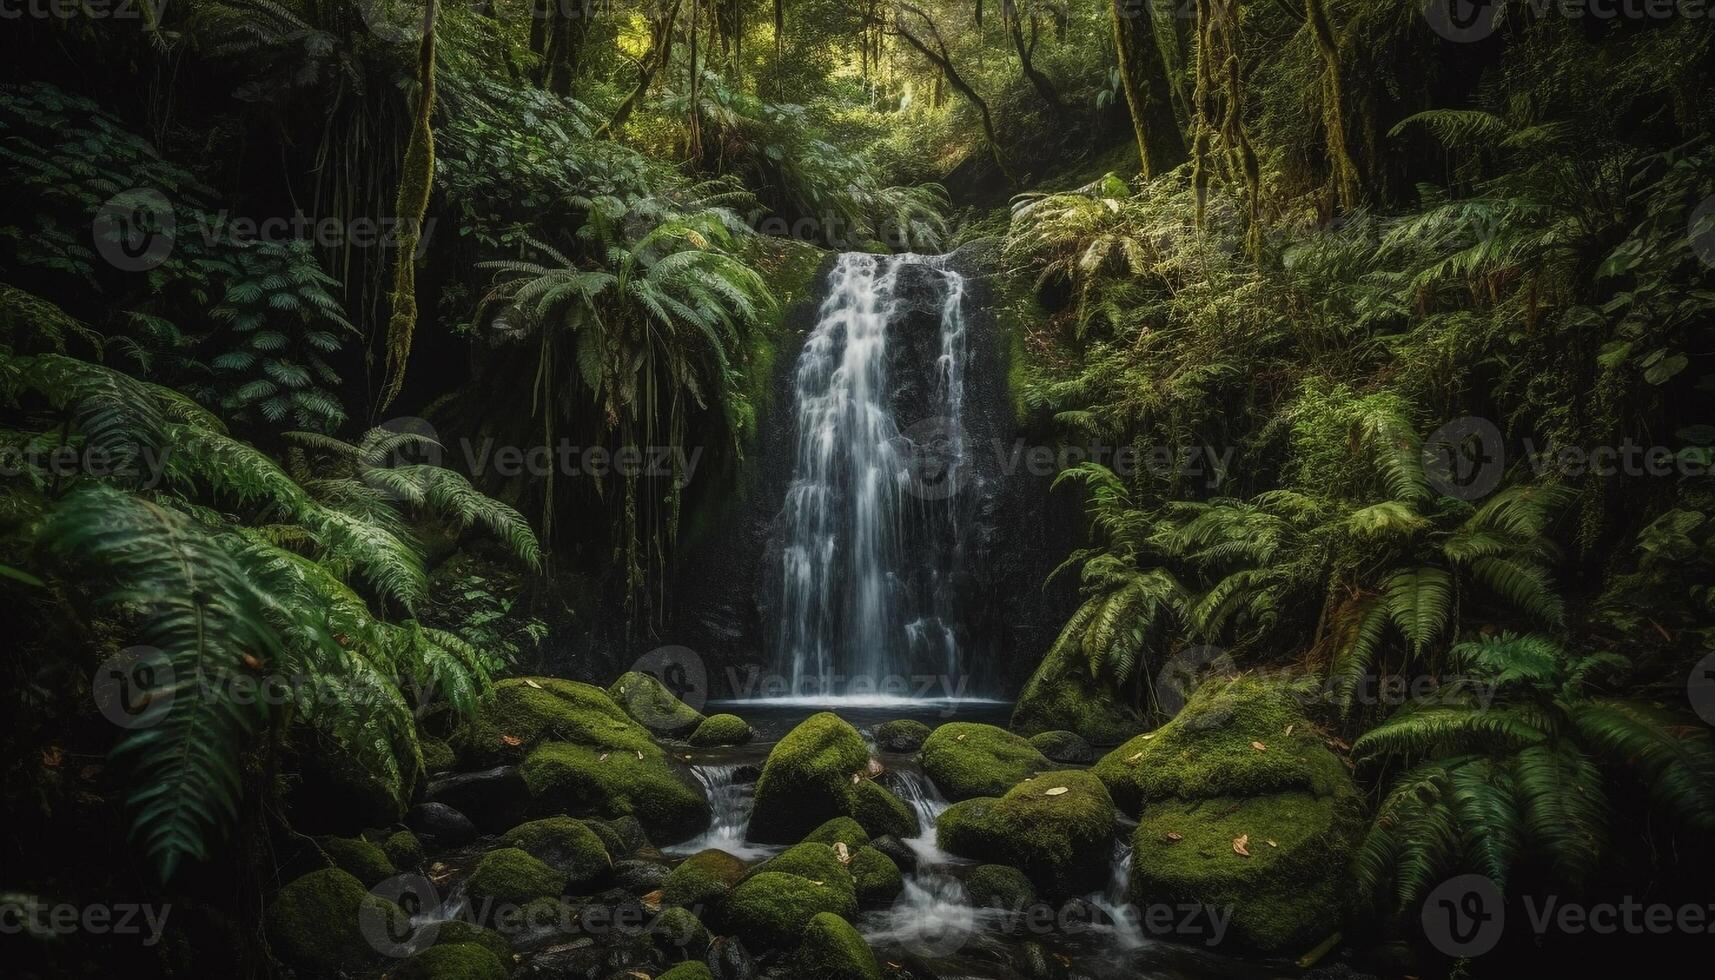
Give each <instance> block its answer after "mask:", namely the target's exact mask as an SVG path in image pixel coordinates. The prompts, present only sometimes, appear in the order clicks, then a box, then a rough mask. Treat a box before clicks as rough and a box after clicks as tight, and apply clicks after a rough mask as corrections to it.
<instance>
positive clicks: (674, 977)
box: [655, 960, 715, 980]
mask: <svg viewBox="0 0 1715 980" xmlns="http://www.w3.org/2000/svg"><path fill="white" fill-rule="evenodd" d="M655 980H715V975H714V974H713V973H710V972H709V968H708V967H706V966H704V965H703V964H701V963H698V962H696V961H694V960H693V961H689V962H685V963H680V964H679V965H678V966H675V967H673V968H672V969H669V970H668V971H667V972H666V973H663V974H661V975H660V976H658V977H656V978H655Z"/></svg>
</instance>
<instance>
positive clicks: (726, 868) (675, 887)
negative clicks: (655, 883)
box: [661, 847, 745, 908]
mask: <svg viewBox="0 0 1715 980" xmlns="http://www.w3.org/2000/svg"><path fill="white" fill-rule="evenodd" d="M744 871H745V867H744V862H743V861H741V860H739V859H738V858H737V857H734V856H733V855H731V854H728V853H727V852H725V851H723V850H720V849H718V848H713V847H711V848H709V849H708V850H706V851H698V852H697V853H695V854H693V855H691V856H690V857H688V858H686V859H685V860H683V861H681V862H679V866H678V867H676V868H674V869H673V871H672V873H670V874H669V875H667V883H666V884H665V885H663V886H662V888H661V901H662V902H663V903H665V904H667V905H682V906H684V907H686V908H697V907H700V906H703V905H707V904H709V903H711V902H713V901H715V900H716V899H718V898H720V897H721V896H722V895H725V894H726V893H727V891H728V890H730V889H731V888H732V886H733V885H736V884H738V880H739V879H740V878H743V877H744Z"/></svg>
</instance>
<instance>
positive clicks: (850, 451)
mask: <svg viewBox="0 0 1715 980" xmlns="http://www.w3.org/2000/svg"><path fill="white" fill-rule="evenodd" d="M925 282H927V283H928V284H929V286H930V287H932V288H933V289H935V290H936V292H937V293H938V304H937V305H938V306H939V310H938V314H939V324H940V327H939V336H938V338H936V344H935V346H934V347H933V348H932V349H931V350H930V352H929V356H928V357H925V360H928V359H929V358H930V357H932V359H933V363H927V364H912V363H909V362H904V363H902V362H901V358H902V357H908V356H909V355H910V354H911V353H912V351H913V350H914V348H915V347H917V346H920V345H914V344H913V343H912V341H914V340H915V339H916V338H915V337H914V336H895V334H905V333H909V332H910V328H909V327H908V323H909V316H910V314H911V313H913V312H922V310H921V309H920V304H919V303H918V302H917V300H918V296H917V294H916V292H914V291H916V290H919V289H920V287H921V286H922V285H923V284H924V283H925ZM964 294H965V283H964V279H963V277H962V276H960V275H959V274H958V273H957V272H954V271H952V270H950V269H947V268H945V266H944V265H943V264H942V263H941V262H940V261H938V260H937V259H934V258H930V257H924V256H915V255H900V256H892V257H888V256H878V255H869V254H864V253H846V254H844V255H841V256H840V257H839V259H838V260H837V262H836V263H835V266H834V268H833V271H832V272H831V273H830V274H829V277H828V295H827V299H826V300H825V301H824V302H823V303H822V306H821V310H820V314H819V317H820V318H819V320H818V322H817V324H816V326H815V328H814V329H813V330H812V331H811V332H810V335H809V337H808V339H807V340H806V341H805V343H804V350H803V353H802V354H801V355H800V356H799V359H798V364H797V370H796V374H795V376H794V400H795V412H796V424H797V444H796V454H795V457H794V468H793V475H792V480H791V483H790V485H789V486H788V488H787V490H786V499H785V503H784V506H783V509H782V533H781V541H782V543H781V555H780V572H781V584H780V613H781V619H780V633H779V647H778V651H777V654H778V657H777V659H778V661H779V663H780V664H781V667H782V669H783V670H784V671H786V672H787V676H788V677H789V678H790V682H791V691H792V694H793V695H797V696H803V695H822V696H831V695H838V694H850V693H854V687H858V688H861V687H862V686H863V685H869V687H868V690H867V691H862V690H861V689H860V690H859V691H857V692H855V693H874V692H876V691H877V690H882V691H885V690H886V688H885V687H884V685H887V684H893V683H899V682H906V683H907V684H908V677H909V675H911V674H912V671H913V669H914V668H915V669H916V670H918V671H919V672H927V673H930V674H932V673H934V672H935V671H943V672H944V673H945V677H944V680H945V682H946V684H947V690H948V692H949V693H951V692H952V690H953V689H954V683H955V682H954V678H956V677H958V676H959V675H960V673H961V669H960V668H961V664H960V650H959V642H958V633H957V628H958V616H957V612H956V610H955V609H954V608H952V602H951V599H950V598H949V593H950V591H951V588H952V586H951V582H950V579H951V577H952V572H953V571H955V570H956V565H957V561H958V548H957V546H956V545H955V547H953V548H952V549H950V552H951V553H950V554H948V553H946V551H947V549H941V550H939V551H937V549H933V548H929V547H926V546H925V542H928V541H931V540H941V539H952V540H954V541H955V542H956V541H957V530H958V515H957V504H956V501H955V500H954V498H955V497H956V495H957V492H958V490H959V489H960V487H961V485H962V484H961V481H963V480H965V479H967V478H968V474H967V473H966V470H965V468H966V466H967V464H968V461H967V458H966V446H965V437H964V433H963V428H962V423H961V414H962V412H963V409H964V400H965V390H964V389H965V363H966V359H967V358H966V336H965V316H964ZM923 375H928V376H930V379H931V385H930V386H929V387H930V388H932V390H931V391H930V392H928V394H929V397H928V399H927V405H924V404H918V405H917V406H915V407H914V408H912V409H910V411H911V412H912V414H914V415H917V416H919V417H915V418H910V419H907V420H906V424H905V425H904V426H903V427H902V426H901V424H900V420H899V418H898V417H897V414H896V413H898V412H899V411H901V409H902V407H903V406H901V405H900V404H899V401H900V392H901V390H904V389H905V388H908V387H909V385H907V384H906V379H907V378H914V377H918V376H923ZM920 401H921V399H920ZM950 565H951V566H952V567H949V566H950ZM961 687H962V685H961ZM908 690H909V688H907V691H908ZM900 693H906V692H905V691H902V692H900Z"/></svg>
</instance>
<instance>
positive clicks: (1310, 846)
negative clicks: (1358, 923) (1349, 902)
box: [1131, 792, 1363, 952]
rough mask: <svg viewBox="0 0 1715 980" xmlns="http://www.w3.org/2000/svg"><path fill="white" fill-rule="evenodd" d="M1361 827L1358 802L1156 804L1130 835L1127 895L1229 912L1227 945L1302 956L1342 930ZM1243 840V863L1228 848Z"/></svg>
mask: <svg viewBox="0 0 1715 980" xmlns="http://www.w3.org/2000/svg"><path fill="white" fill-rule="evenodd" d="M1362 828H1363V812H1362V807H1361V806H1360V805H1359V801H1358V799H1357V797H1356V795H1355V794H1346V793H1342V794H1338V795H1332V796H1314V795H1311V794H1309V793H1303V792H1288V793H1280V794H1275V795H1272V796H1263V797H1255V798H1251V799H1235V798H1232V797H1214V798H1211V799H1205V800H1200V801H1195V802H1186V801H1183V800H1168V801H1166V802H1161V803H1152V804H1150V805H1148V806H1146V807H1145V808H1144V811H1143V816H1142V818H1141V819H1140V820H1139V822H1138V826H1137V831H1136V833H1135V834H1134V836H1133V841H1132V846H1133V848H1134V849H1133V851H1132V863H1131V868H1132V871H1131V896H1132V898H1133V900H1134V901H1137V902H1140V903H1142V902H1151V903H1168V904H1178V903H1182V902H1200V903H1206V904H1208V905H1210V906H1213V907H1217V908H1224V909H1227V910H1230V912H1231V914H1232V925H1231V929H1232V935H1233V937H1234V938H1235V939H1236V940H1238V941H1239V942H1241V943H1243V944H1244V945H1246V946H1249V947H1252V948H1254V949H1257V950H1259V951H1262V952H1284V951H1289V950H1294V949H1300V948H1305V947H1308V945H1309V944H1311V943H1314V942H1315V941H1316V940H1318V939H1321V938H1322V937H1323V936H1326V935H1327V934H1328V933H1330V932H1332V931H1333V930H1334V929H1335V928H1336V927H1337V926H1338V925H1339V922H1340V920H1341V918H1342V909H1343V908H1344V904H1345V881H1346V869H1347V868H1348V867H1349V866H1350V861H1351V854H1352V847H1353V845H1354V842H1355V841H1356V840H1357V837H1358V834H1359V833H1360V832H1361V831H1362ZM1169 835H1178V837H1179V838H1180V839H1178V840H1174V839H1173V838H1172V837H1170V836H1169ZM1241 836H1244V837H1248V838H1249V839H1248V841H1247V843H1246V849H1247V850H1249V851H1250V855H1251V856H1250V857H1248V858H1247V857H1244V856H1242V855H1240V854H1238V853H1237V852H1235V851H1234V850H1233V841H1234V839H1235V838H1238V837H1241ZM1270 841H1273V842H1274V843H1273V845H1272V846H1271V845H1270V843H1269V842H1270Z"/></svg>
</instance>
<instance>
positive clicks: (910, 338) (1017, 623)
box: [639, 249, 1080, 697]
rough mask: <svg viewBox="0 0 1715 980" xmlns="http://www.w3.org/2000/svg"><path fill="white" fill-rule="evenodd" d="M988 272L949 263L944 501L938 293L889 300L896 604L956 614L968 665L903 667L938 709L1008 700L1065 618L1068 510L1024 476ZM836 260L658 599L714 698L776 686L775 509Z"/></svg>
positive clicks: (1062, 497) (1075, 522)
mask: <svg viewBox="0 0 1715 980" xmlns="http://www.w3.org/2000/svg"><path fill="white" fill-rule="evenodd" d="M987 258H988V255H987V253H985V252H981V251H978V250H975V249H968V250H965V251H962V252H960V253H958V254H955V255H954V256H952V257H951V259H950V267H951V268H953V269H955V270H957V271H958V272H960V273H961V274H962V275H963V276H964V277H965V298H964V311H965V316H966V323H967V327H966V344H967V357H966V361H965V372H966V373H965V378H964V391H965V398H964V408H963V412H962V419H963V425H962V427H961V430H960V432H959V433H958V437H959V438H962V440H963V444H964V447H965V451H964V453H963V459H964V468H963V469H962V470H960V471H958V472H957V476H956V478H955V479H954V481H953V482H952V483H951V484H948V485H947V486H945V487H943V486H939V485H937V484H936V483H935V482H934V481H936V480H938V479H940V478H941V477H942V476H943V475H944V472H945V471H944V469H942V464H943V463H944V462H946V460H944V459H942V458H939V456H938V454H940V453H942V452H943V451H947V450H949V449H950V447H949V436H950V434H949V433H947V432H945V431H944V429H945V427H944V426H942V425H940V424H939V423H938V417H939V415H940V414H941V409H940V407H939V401H938V399H939V395H938V389H937V374H936V371H937V369H936V362H937V358H938V357H939V355H940V345H941V315H942V309H943V305H944V302H945V297H946V279H945V277H943V276H941V275H940V274H939V273H938V272H936V271H935V270H934V269H932V268H930V267H927V266H920V267H919V266H907V267H905V268H903V269H901V270H900V275H899V279H898V281H897V284H896V288H895V294H894V295H895V298H896V300H897V303H898V307H897V308H898V309H899V310H900V311H901V313H902V314H903V315H901V316H899V317H897V318H896V319H895V321H894V322H893V323H892V324H890V326H889V336H888V384H889V389H890V390H889V395H890V399H891V404H892V406H893V410H894V414H895V419H896V421H897V422H898V424H899V426H900V428H901V430H902V431H903V432H904V433H905V434H906V436H907V437H908V438H909V439H911V440H912V441H913V446H914V449H915V454H916V458H917V459H918V460H919V466H918V467H917V468H916V469H917V470H918V471H919V473H920V479H921V480H923V481H924V482H925V487H926V492H925V493H922V494H919V495H917V496H918V497H919V498H921V499H915V500H913V501H912V504H911V506H910V507H909V508H908V512H907V514H906V515H905V518H906V523H907V525H908V528H909V530H908V533H907V546H908V547H910V548H912V549H914V560H913V561H912V562H910V563H909V564H908V566H907V567H906V568H904V569H902V574H901V581H900V582H899V583H898V588H899V589H900V590H901V591H902V592H904V593H908V594H910V595H912V596H914V597H917V599H918V600H919V601H921V602H925V603H926V602H929V601H930V600H931V598H933V600H934V604H935V605H938V606H939V607H940V608H942V609H944V610H948V611H951V612H952V613H953V615H952V616H951V617H949V618H951V619H955V620H956V621H957V623H958V626H957V635H958V641H959V648H960V650H961V651H962V657H961V659H962V661H963V666H962V671H963V674H964V677H963V679H962V680H960V679H952V680H948V679H943V677H942V675H943V674H944V673H945V663H944V660H943V659H941V658H940V656H939V655H938V654H936V653H933V652H930V651H926V650H925V651H918V652H916V653H914V654H913V655H912V657H911V660H910V671H911V673H912V675H914V677H916V678H918V679H920V680H921V682H922V684H924V685H929V686H933V687H934V690H929V691H923V692H921V693H929V694H944V693H946V692H947V690H948V687H949V686H951V687H953V688H956V689H959V690H961V691H962V693H965V694H979V693H980V694H985V695H992V696H1007V695H1011V694H1014V693H1016V692H1017V690H1018V688H1019V686H1020V685H1021V684H1022V683H1023V681H1024V679H1025V678H1027V677H1028V676H1029V674H1030V672H1031V670H1032V669H1034V667H1035V665H1036V663H1037V661H1038V660H1039V659H1040V658H1041V655H1042V651H1043V650H1045V649H1046V648H1047V646H1048V644H1049V643H1051V642H1052V640H1053V637H1054V634H1055V632H1056V631H1057V629H1058V627H1059V625H1060V623H1062V622H1063V621H1064V617H1065V614H1066V612H1067V611H1068V609H1069V608H1070V603H1069V595H1068V590H1067V589H1066V588H1064V587H1062V588H1059V589H1056V590H1053V591H1051V592H1044V591H1043V589H1042V581H1043V578H1044V577H1045V576H1046V575H1047V573H1048V572H1049V571H1050V570H1051V569H1052V568H1053V567H1054V565H1055V564H1057V563H1058V561H1059V560H1060V558H1061V557H1063V555H1062V554H1061V551H1062V549H1059V548H1057V547H1055V546H1054V544H1053V542H1055V541H1064V542H1067V543H1068V545H1070V543H1071V542H1073V541H1075V540H1076V539H1077V535H1078V533H1079V532H1078V528H1079V523H1080V522H1079V519H1078V513H1077V509H1076V505H1075V500H1074V498H1073V497H1072V495H1069V494H1055V495H1053V496H1050V494H1049V490H1048V488H1049V483H1050V482H1051V478H1050V477H1047V476H1039V475H1032V474H1031V473H1029V472H1026V471H1025V470H1024V469H1023V468H1022V466H1021V464H1019V460H1021V459H1022V457H1021V456H1020V455H1019V453H1020V452H1021V451H1022V450H1023V449H1025V448H1027V447H1028V445H1029V443H1028V441H1027V440H1026V438H1025V437H1024V435H1023V434H1022V433H1021V432H1020V431H1019V427H1018V425H1017V422H1016V419H1015V416H1014V414H1013V410H1012V401H1011V398H1010V395H1009V392H1008V391H1007V359H1008V356H1009V351H1010V348H1011V344H1010V339H1009V338H1008V337H1006V336H1003V335H1002V332H1001V329H1000V327H999V325H998V324H997V322H996V320H995V318H994V317H993V316H992V315H991V314H990V312H989V311H990V305H991V304H990V300H991V296H990V289H989V286H988V284H987V282H986V280H985V278H984V277H985V275H986V274H987V266H988V263H987ZM834 260H835V256H829V257H828V259H827V260H826V261H825V262H824V263H823V267H822V269H821V270H820V272H819V274H818V281H819V282H822V283H823V284H824V285H823V286H822V287H821V288H818V289H817V290H816V291H815V293H814V298H813V299H812V300H810V301H807V302H804V303H800V304H798V306H797V307H796V308H794V309H792V310H789V311H787V313H786V327H787V330H785V331H782V333H787V334H789V335H791V336H795V337H796V338H797V340H796V342H795V343H788V344H783V346H782V348H781V350H780V351H779V353H778V356H777V357H776V359H775V363H774V378H773V405H772V410H771V411H770V412H769V413H767V415H766V416H765V417H764V418H762V419H761V421H760V424H759V428H758V435H757V439H756V442H755V444H754V445H753V446H752V447H751V448H750V449H749V450H748V451H747V454H746V458H745V460H744V462H743V464H742V465H741V467H740V468H739V472H738V473H736V474H733V475H730V476H728V477H727V478H726V479H725V480H724V485H723V486H722V487H721V488H720V489H719V490H718V491H716V492H711V493H709V494H707V495H705V496H704V497H702V499H700V500H699V501H698V502H697V504H698V506H700V507H701V508H704V511H703V512H702V513H700V514H698V515H697V516H696V518H695V519H696V520H697V521H698V522H699V523H700V525H701V530H700V532H699V533H698V534H697V535H696V536H695V538H694V540H693V541H692V542H691V543H690V544H689V545H688V546H687V547H685V548H684V549H683V550H682V552H681V554H680V556H679V560H678V561H677V562H676V563H675V567H674V569H673V575H672V580H671V582H670V583H669V591H668V604H669V608H670V613H671V618H670V621H669V622H668V624H667V626H666V629H665V630H663V631H662V633H661V634H660V641H661V642H662V643H671V644H679V645H683V646H686V647H689V648H691V649H692V650H694V651H696V653H697V654H698V655H699V656H701V657H702V658H703V661H704V663H705V665H706V666H707V668H708V673H709V682H710V689H711V694H712V695H713V696H715V697H721V696H745V695H747V694H760V693H763V691H762V690H761V689H760V685H761V683H762V682H763V678H765V677H769V676H777V675H778V671H777V665H776V662H775V658H776V654H777V650H776V647H777V644H778V634H779V624H780V615H781V613H780V608H779V596H780V588H779V584H780V574H781V561H780V547H781V544H780V543H781V536H782V531H783V527H782V525H783V521H782V502H783V500H784V497H785V492H786V489H787V486H788V485H789V483H790V481H791V479H792V476H793V466H794V452H795V446H796V439H797V435H798V433H797V431H796V428H797V418H796V412H795V405H794V386H793V378H794V374H795V371H796V368H797V365H798V359H799V348H800V346H801V344H802V340H803V338H804V337H805V336H806V335H807V334H808V333H809V332H810V330H811V329H812V328H813V327H814V326H815V324H816V322H817V319H818V313H819V306H820V304H821V301H822V300H823V299H824V298H825V296H826V288H825V280H826V276H827V273H828V271H829V269H830V268H831V267H832V265H833V262H834ZM949 487H951V488H955V489H954V490H953V491H952V492H949V489H948V488H949ZM643 649H647V646H645V647H643ZM639 652H641V650H640V651H639ZM776 683H778V682H777V681H776ZM913 683H915V681H914V682H913ZM777 693H778V692H777ZM913 693H918V692H913Z"/></svg>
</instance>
